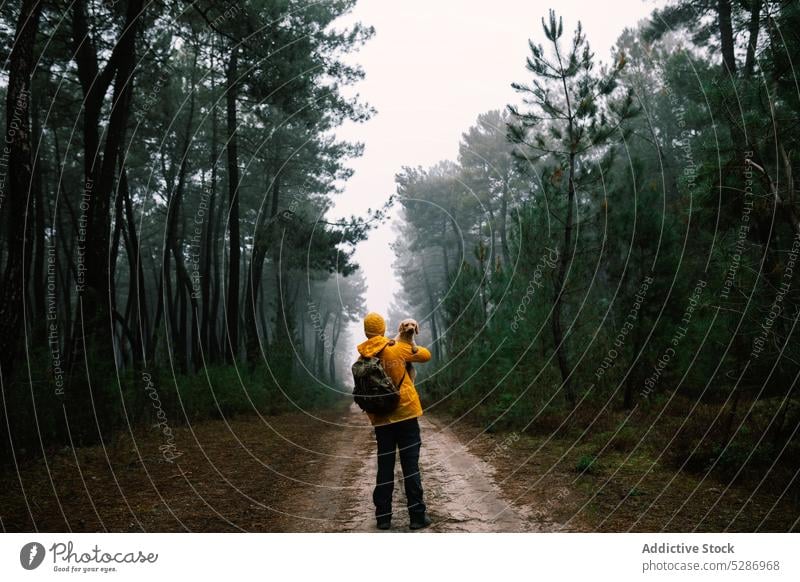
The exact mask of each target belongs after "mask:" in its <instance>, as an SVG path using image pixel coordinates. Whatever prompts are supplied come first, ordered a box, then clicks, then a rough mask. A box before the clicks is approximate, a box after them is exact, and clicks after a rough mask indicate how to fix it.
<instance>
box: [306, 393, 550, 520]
mask: <svg viewBox="0 0 800 582" xmlns="http://www.w3.org/2000/svg"><path fill="white" fill-rule="evenodd" d="M343 421H344V422H346V423H347V424H348V425H349V426H348V429H347V430H343V431H341V433H340V434H341V437H340V439H339V442H338V443H337V446H336V448H337V450H338V456H339V457H340V460H341V457H346V458H347V460H346V461H345V462H332V463H328V464H327V467H325V470H324V473H323V479H322V480H321V482H322V483H337V482H339V483H341V482H342V480H343V476H344V480H345V483H346V484H345V485H344V488H343V489H339V488H335V489H334V488H329V489H326V490H325V491H322V492H320V491H319V490H318V491H317V492H316V493H315V494H314V495H315V496H316V500H315V501H311V500H307V504H308V505H312V504H314V505H316V506H317V507H319V508H320V510H321V511H320V516H321V517H324V518H323V519H322V520H320V521H319V522H318V523H317V524H316V526H317V527H313V528H310V529H312V530H313V531H339V532H343V531H344V532H374V531H378V530H376V529H375V521H374V518H373V512H374V508H373V505H372V488H373V486H374V483H375V474H376V470H377V468H376V462H377V459H376V455H375V442H374V437H373V433H372V430H371V428H370V427H369V424H368V421H367V419H366V418H365V416H364V415H363V414H362V413H361V412H360V411H359V410H358V409H357V408H356V407H355V405H354V406H353V408H351V410H350V412H349V414H348V415H346V417H345V418H344V419H343ZM434 423H435V421H434V420H432V419H430V418H429V417H427V416H423V417H422V418H421V419H420V426H421V429H422V453H421V457H420V466H421V469H420V470H421V472H422V485H423V487H424V489H425V501H426V504H427V505H428V508H429V511H430V514H431V517H432V518H433V520H434V525H433V526H431V527H430V528H429V529H428V530H426V531H435V532H498V531H500V532H522V531H539V527H538V525H537V524H536V523H535V522H534V521H533V520H532V519H531V518H530V517H529V516H528V514H527V512H525V511H524V510H523V509H522V508H520V507H515V506H512V505H509V503H508V502H507V501H506V500H505V499H504V498H503V496H502V493H501V491H500V489H499V488H498V487H497V485H496V484H495V481H494V478H493V476H492V470H491V468H490V467H489V465H488V464H487V463H485V462H484V461H482V460H481V459H479V458H478V457H476V456H475V455H473V454H472V453H470V452H469V451H468V450H467V449H466V447H464V445H463V444H462V443H461V442H460V441H459V439H458V438H457V437H456V436H455V434H454V433H453V432H452V431H450V430H449V429H447V428H444V427H442V426H438V425H437V424H434ZM402 483H403V478H402V472H401V470H400V463H399V461H398V462H397V465H396V469H395V489H394V500H393V508H394V519H393V521H392V529H391V530H390V531H408V514H407V513H406V511H405V505H406V503H405V493H404V491H403V485H402Z"/></svg>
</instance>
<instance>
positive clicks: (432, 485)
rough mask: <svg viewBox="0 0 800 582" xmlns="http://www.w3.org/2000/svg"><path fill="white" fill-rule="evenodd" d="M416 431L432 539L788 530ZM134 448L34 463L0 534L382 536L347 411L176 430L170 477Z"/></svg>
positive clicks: (559, 461)
mask: <svg viewBox="0 0 800 582" xmlns="http://www.w3.org/2000/svg"><path fill="white" fill-rule="evenodd" d="M421 426H422V435H423V446H422V456H421V471H422V477H423V486H424V488H425V496H426V503H427V504H428V507H429V510H430V513H431V516H432V518H433V519H434V525H433V526H432V527H431V528H429V529H428V530H426V531H434V532H475V531H479V532H486V531H503V532H518V531H533V532H536V531H593V530H600V531H627V530H629V529H633V530H635V531H659V530H661V529H662V528H665V529H666V530H668V531H691V530H693V529H695V528H698V529H699V530H701V531H722V530H723V529H728V530H733V531H736V530H744V531H753V530H754V529H759V530H775V531H786V530H787V528H788V527H789V526H788V525H786V524H791V523H792V521H793V520H794V519H795V516H793V514H792V512H791V509H790V508H788V507H785V506H783V505H781V504H780V503H778V504H773V503H772V501H771V500H770V499H768V498H763V497H754V498H752V499H749V501H748V496H747V495H746V494H745V493H744V492H743V491H739V490H737V489H736V488H733V487H731V488H727V489H726V488H725V487H724V485H721V484H715V483H711V482H705V483H700V484H698V481H699V480H698V479H695V478H692V477H690V476H686V475H683V474H679V475H673V474H672V473H669V472H668V471H667V470H666V469H659V468H658V467H657V466H655V465H654V466H653V467H652V468H649V469H650V470H649V471H645V478H644V480H643V481H642V482H640V483H639V484H638V485H633V483H635V482H636V480H635V479H634V477H635V476H636V475H638V474H639V473H640V472H641V471H640V469H641V465H642V463H643V462H644V461H643V460H642V459H637V460H636V462H635V463H633V462H632V463H630V464H629V465H628V466H627V468H626V466H625V465H624V464H623V465H621V466H620V468H621V470H619V471H617V472H616V474H614V475H611V471H604V470H601V469H597V470H595V471H594V472H593V473H592V474H583V475H579V474H578V473H576V471H575V469H574V462H573V466H570V463H569V461H565V459H568V458H571V457H569V456H568V455H567V454H565V452H564V451H565V448H566V444H565V443H559V442H554V441H549V442H544V438H542V439H539V438H537V437H532V436H529V435H520V434H517V433H498V434H486V433H483V432H482V431H480V430H478V429H476V428H475V427H471V426H469V425H465V424H463V423H457V424H455V425H454V426H453V427H448V426H447V423H446V422H445V421H444V420H443V419H442V418H437V417H432V416H429V415H426V416H423V417H422V419H421ZM134 436H135V438H132V437H131V435H130V434H124V435H119V436H118V437H117V438H115V439H114V441H113V442H111V443H108V444H106V445H105V446H102V445H101V446H94V447H84V448H79V449H76V450H74V451H73V450H71V449H63V450H60V451H48V456H47V459H48V461H47V464H45V462H44V461H43V460H42V459H39V460H37V461H31V462H27V463H25V464H23V465H22V466H21V467H20V470H19V472H18V473H17V472H12V474H8V473H6V474H5V475H4V476H3V477H2V478H0V525H2V530H3V531H76V532H94V531H112V532H120V531H157V532H164V531H258V532H306V531H307V532H350V531H354V532H366V531H376V530H375V529H374V519H373V517H372V515H373V507H372V502H371V492H372V487H373V483H374V478H375V451H374V448H375V443H374V436H373V432H372V430H371V428H370V426H369V424H368V422H367V420H366V418H365V417H364V415H363V414H361V413H360V412H359V411H358V410H357V409H355V408H354V407H348V408H340V409H337V410H332V411H329V412H325V413H319V417H318V418H317V419H315V418H313V417H311V416H309V414H306V413H293V414H283V415H278V416H269V417H263V418H259V417H243V418H235V419H229V420H227V421H224V420H212V421H206V422H201V423H196V424H193V425H191V426H186V427H178V428H176V429H175V438H176V445H177V449H178V451H179V452H180V453H181V455H180V456H179V457H178V458H177V459H176V460H175V461H174V462H171V463H170V462H167V461H165V460H164V459H163V457H162V455H161V454H160V452H159V448H158V447H159V445H160V444H161V441H160V436H159V434H158V433H157V432H155V431H147V430H144V431H136V432H135V433H134ZM670 479H671V482H670V483H669V485H668V487H666V488H665V490H664V492H662V494H659V492H660V491H661V489H662V488H663V487H664V485H667V482H668V481H670ZM723 490H724V492H723ZM693 491H694V493H692V492H693ZM690 493H691V494H690ZM723 498H724V499H723ZM684 502H686V503H685V504H684ZM394 505H395V519H394V521H393V524H392V530H391V531H407V530H408V528H407V525H408V517H407V515H406V514H405V511H404V505H405V502H404V493H403V490H402V478H401V473H400V469H399V463H398V467H397V473H396V486H395V500H394ZM681 506H682V507H681ZM709 508H711V509H713V511H709ZM742 508H744V510H743V511H742V512H738V510H739V509H742ZM737 513H738V514H739V515H738V517H737V516H736V514H737ZM734 518H735V519H734ZM762 518H764V519H762ZM759 523H760V524H761V525H760V527H758V524H759Z"/></svg>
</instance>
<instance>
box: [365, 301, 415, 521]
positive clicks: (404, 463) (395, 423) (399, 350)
mask: <svg viewBox="0 0 800 582" xmlns="http://www.w3.org/2000/svg"><path fill="white" fill-rule="evenodd" d="M364 333H365V334H366V336H367V341H365V342H363V343H362V344H359V346H358V353H359V354H361V355H362V356H364V357H376V356H377V357H380V359H381V364H382V365H383V369H384V370H385V371H386V373H387V374H388V375H389V377H390V378H391V379H392V381H393V382H394V383H395V385H396V386H399V388H400V399H399V402H398V404H397V408H395V409H394V410H393V411H392V412H390V413H389V414H383V415H378V414H368V416H369V419H370V422H372V425H373V426H374V427H375V440H376V441H377V444H378V475H377V477H376V480H375V489H374V491H373V493H372V500H373V502H374V503H375V518H376V521H377V525H378V528H379V529H389V527H391V521H392V493H393V491H394V461H395V451H397V450H398V449H399V450H400V465H401V467H402V468H403V484H404V486H405V490H406V500H407V502H408V515H409V518H410V527H411V529H420V528H423V527H427V526H429V525H430V524H431V520H430V518H429V517H428V515H427V512H426V508H425V502H424V501H423V491H422V478H421V476H420V472H419V451H420V447H421V445H422V439H421V438H420V432H419V421H418V420H417V419H418V418H419V417H420V416H422V405H421V404H420V401H419V394H417V389H416V387H415V386H414V382H413V381H412V380H411V376H409V375H408V374H407V373H406V363H407V362H427V361H428V360H430V359H431V353H430V352H429V351H428V350H426V349H425V348H423V347H418V348H417V352H416V353H414V352H412V346H411V345H410V344H408V343H404V342H395V341H394V340H391V339H389V338H387V337H386V336H385V334H386V323H385V322H384V320H383V317H381V316H380V315H378V314H377V313H368V314H367V315H366V317H364Z"/></svg>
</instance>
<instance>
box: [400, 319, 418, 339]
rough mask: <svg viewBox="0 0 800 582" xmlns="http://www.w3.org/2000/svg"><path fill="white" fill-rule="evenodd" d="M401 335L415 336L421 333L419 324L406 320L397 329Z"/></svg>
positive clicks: (412, 320) (415, 321)
mask: <svg viewBox="0 0 800 582" xmlns="http://www.w3.org/2000/svg"><path fill="white" fill-rule="evenodd" d="M397 331H399V332H400V335H411V336H413V335H415V334H418V333H419V324H418V323H417V320H416V319H404V320H403V321H401V322H400V326H399V327H398V328H397Z"/></svg>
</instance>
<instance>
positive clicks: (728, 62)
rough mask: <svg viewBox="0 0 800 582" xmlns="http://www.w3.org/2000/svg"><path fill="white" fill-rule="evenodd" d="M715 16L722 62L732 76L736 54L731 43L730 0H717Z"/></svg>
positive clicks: (734, 71)
mask: <svg viewBox="0 0 800 582" xmlns="http://www.w3.org/2000/svg"><path fill="white" fill-rule="evenodd" d="M717 17H718V24H719V38H720V48H721V50H722V64H723V65H724V67H725V69H726V70H727V71H728V74H729V75H731V76H733V75H735V74H736V54H735V52H734V49H735V47H734V44H733V24H732V22H731V0H718V2H717Z"/></svg>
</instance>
